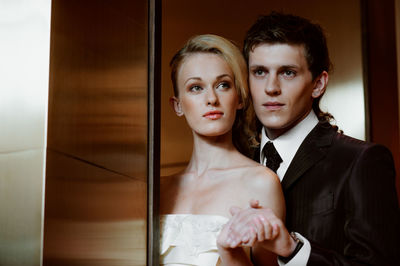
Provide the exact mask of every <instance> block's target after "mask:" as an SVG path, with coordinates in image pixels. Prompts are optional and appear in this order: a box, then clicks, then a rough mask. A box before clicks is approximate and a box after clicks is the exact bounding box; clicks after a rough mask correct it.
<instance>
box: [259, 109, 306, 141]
mask: <svg viewBox="0 0 400 266" xmlns="http://www.w3.org/2000/svg"><path fill="white" fill-rule="evenodd" d="M311 110H312V109H310V110H309V111H308V112H307V113H306V114H304V115H303V116H301V117H300V118H299V119H297V120H295V121H293V122H292V123H291V124H289V125H288V126H286V127H284V128H268V127H264V129H265V133H266V135H267V137H268V138H269V139H270V140H274V139H276V138H279V137H280V136H281V135H283V134H285V133H286V132H288V131H289V130H291V129H292V128H294V127H296V126H297V125H298V124H300V123H301V122H302V121H303V120H304V119H305V118H306V117H307V116H308V115H309V114H310V112H311Z"/></svg>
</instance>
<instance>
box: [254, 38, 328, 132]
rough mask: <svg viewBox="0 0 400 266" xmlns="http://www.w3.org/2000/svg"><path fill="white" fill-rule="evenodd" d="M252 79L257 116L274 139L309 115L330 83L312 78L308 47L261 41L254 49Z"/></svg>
mask: <svg viewBox="0 0 400 266" xmlns="http://www.w3.org/2000/svg"><path fill="white" fill-rule="evenodd" d="M325 74H326V80H325V81H327V73H326V72H325ZM249 81H250V91H251V95H252V99H253V104H254V109H255V112H256V115H257V117H258V119H259V120H260V121H261V123H262V124H263V125H264V127H265V129H266V132H267V135H268V137H269V138H272V139H273V138H276V137H278V136H280V135H281V134H283V133H284V132H286V131H287V130H289V129H291V128H292V127H293V126H295V125H296V124H297V123H299V122H300V121H301V120H303V119H304V118H305V117H306V116H307V115H308V113H309V112H310V111H311V108H312V102H313V99H314V98H317V97H319V96H320V95H321V94H322V93H323V91H324V90H325V84H326V83H324V84H321V82H320V78H316V79H315V80H313V79H312V74H311V72H310V70H309V69H308V64H307V61H306V58H305V55H304V46H303V45H289V44H259V45H257V46H256V47H255V48H254V49H253V51H250V54H249ZM321 85H323V86H322V87H321ZM321 88H322V90H321Z"/></svg>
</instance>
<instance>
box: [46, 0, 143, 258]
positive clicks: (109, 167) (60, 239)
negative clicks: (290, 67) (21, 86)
mask: <svg viewBox="0 0 400 266" xmlns="http://www.w3.org/2000/svg"><path fill="white" fill-rule="evenodd" d="M147 24H148V22H147V1H144V0H141V1H128V0H116V1H95V0H88V1H78V0H58V1H57V0H55V1H53V8H52V31H51V57H50V58H51V64H50V76H51V77H50V94H49V118H48V119H49V123H48V128H49V129H48V154H47V169H46V206H45V234H44V254H43V256H44V265H145V264H146V217H147V211H146V209H147V208H146V207H147V68H148V64H147V55H148V48H147V36H148V35H147V30H148V26H147Z"/></svg>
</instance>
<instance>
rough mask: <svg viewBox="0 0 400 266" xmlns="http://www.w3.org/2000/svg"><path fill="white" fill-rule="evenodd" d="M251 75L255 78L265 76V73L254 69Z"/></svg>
mask: <svg viewBox="0 0 400 266" xmlns="http://www.w3.org/2000/svg"><path fill="white" fill-rule="evenodd" d="M253 75H254V76H256V77H261V76H264V75H265V71H264V70H263V69H255V70H254V71H253Z"/></svg>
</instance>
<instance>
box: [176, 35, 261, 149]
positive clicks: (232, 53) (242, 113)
mask: <svg viewBox="0 0 400 266" xmlns="http://www.w3.org/2000/svg"><path fill="white" fill-rule="evenodd" d="M196 53H211V54H216V55H218V56H220V57H221V58H222V59H224V61H225V62H226V63H227V64H228V66H229V67H230V69H231V70H232V72H233V75H234V84H235V88H236V92H237V94H238V97H239V101H240V103H241V104H242V105H243V109H241V110H238V111H237V113H236V119H235V123H234V125H233V128H232V141H233V144H234V145H235V147H236V148H237V149H238V150H239V151H240V152H242V153H243V154H245V155H249V154H250V149H249V146H250V143H251V142H253V140H252V138H253V137H254V135H255V134H254V132H252V130H251V129H250V128H252V126H250V121H249V117H251V115H252V114H250V113H251V109H252V107H251V106H250V104H251V102H250V99H249V97H250V95H249V88H248V81H247V78H248V70H247V64H246V61H245V59H244V57H243V55H242V53H241V51H240V50H239V48H238V47H237V45H236V44H234V43H233V42H232V41H230V40H227V39H225V38H223V37H221V36H217V35H213V34H204V35H197V36H194V37H192V38H190V39H189V40H188V41H187V42H186V44H185V45H184V46H183V47H182V49H180V50H179V51H178V52H177V53H176V54H175V55H174V57H173V58H172V60H171V62H170V66H171V80H172V85H173V88H174V94H175V96H177V97H178V96H179V90H178V85H177V75H178V70H179V68H180V66H181V65H182V63H183V62H184V61H185V60H186V58H188V57H189V56H190V55H193V54H196Z"/></svg>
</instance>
